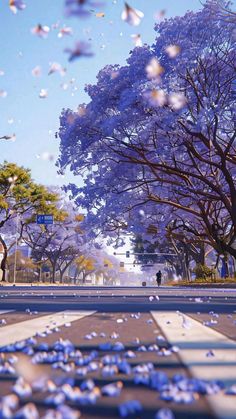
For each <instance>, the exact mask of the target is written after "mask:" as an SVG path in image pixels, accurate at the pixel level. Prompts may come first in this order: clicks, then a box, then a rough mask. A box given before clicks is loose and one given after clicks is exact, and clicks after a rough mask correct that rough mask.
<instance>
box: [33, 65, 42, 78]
mask: <svg viewBox="0 0 236 419" xmlns="http://www.w3.org/2000/svg"><path fill="white" fill-rule="evenodd" d="M31 73H32V76H34V77H40V76H41V74H42V69H41V67H40V66H39V65H36V67H34V68H33V69H32V71H31Z"/></svg>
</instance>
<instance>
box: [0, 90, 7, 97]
mask: <svg viewBox="0 0 236 419" xmlns="http://www.w3.org/2000/svg"><path fill="white" fill-rule="evenodd" d="M0 97H2V98H5V97H7V92H6V90H0Z"/></svg>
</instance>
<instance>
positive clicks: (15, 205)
mask: <svg viewBox="0 0 236 419" xmlns="http://www.w3.org/2000/svg"><path fill="white" fill-rule="evenodd" d="M57 202H58V195H57V194H55V193H52V192H50V191H49V190H48V189H47V188H46V187H45V186H43V185H40V184H37V183H36V182H34V180H33V179H32V177H31V172H30V170H29V169H25V168H24V167H21V166H18V165H16V164H15V163H9V162H6V161H5V162H4V163H2V164H0V242H1V243H2V245H3V248H4V256H3V259H2V261H1V266H0V268H1V269H2V271H3V277H2V280H3V281H5V272H6V260H7V253H8V248H7V244H6V242H5V240H4V238H3V230H4V228H5V227H6V226H8V227H9V229H10V227H11V222H12V221H13V222H14V220H16V218H17V217H19V216H24V217H25V218H24V219H25V222H27V223H32V222H35V219H36V215H37V214H40V213H43V214H53V215H54V216H55V217H57V218H59V219H60V218H61V217H63V216H64V215H63V211H59V210H58V208H57ZM5 235H6V233H5Z"/></svg>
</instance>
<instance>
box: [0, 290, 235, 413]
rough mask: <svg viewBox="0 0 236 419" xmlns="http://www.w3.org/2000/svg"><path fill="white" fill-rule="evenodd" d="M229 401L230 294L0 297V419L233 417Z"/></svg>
mask: <svg viewBox="0 0 236 419" xmlns="http://www.w3.org/2000/svg"><path fill="white" fill-rule="evenodd" d="M19 342H20V343H19ZM19 377H20V380H19ZM107 386H108V387H107ZM234 393H236V290H234V289H222V288H221V289H218V288H215V289H211V290H209V289H187V288H179V287H174V288H170V287H161V288H156V287H155V288H154V287H153V288H152V287H148V288H141V287H139V288H134V287H130V288H128V287H126V288H111V287H109V288H108V287H107V288H105V287H104V288H103V287H101V288H99V287H93V288H89V287H58V288H55V287H34V286H33V287H1V289H0V396H1V401H0V417H3V418H4V417H12V418H14V417H16V418H17V417H22V418H30V419H34V418H47V419H52V418H56V419H58V418H59V419H63V418H65V419H73V418H74V419H75V418H78V417H82V418H85V419H90V418H94V419H98V418H102V417H103V418H104V417H107V418H118V417H132V418H142V419H146V418H147V419H149V418H153V419H154V418H157V419H173V418H177V419H187V418H189V419H192V418H193V419H197V418H199V419H213V418H221V419H235V418H236V395H235V394H234ZM9 395H11V396H10V398H9V397H7V396H9ZM163 409H168V410H167V411H163ZM4 412H5V413H4ZM6 412H8V416H7V413H6ZM9 412H10V413H9ZM164 413H165V414H166V416H164ZM4 414H5V416H4ZM171 414H172V416H171Z"/></svg>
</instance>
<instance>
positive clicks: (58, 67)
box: [48, 63, 66, 77]
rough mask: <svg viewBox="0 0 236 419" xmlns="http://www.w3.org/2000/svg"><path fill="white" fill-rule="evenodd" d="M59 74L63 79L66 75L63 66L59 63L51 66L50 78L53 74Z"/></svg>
mask: <svg viewBox="0 0 236 419" xmlns="http://www.w3.org/2000/svg"><path fill="white" fill-rule="evenodd" d="M57 72H58V73H59V74H60V75H61V76H62V77H63V76H65V74H66V69H65V68H63V67H62V66H61V64H59V63H52V64H51V65H50V68H49V71H48V75H49V76H50V75H51V74H53V73H57Z"/></svg>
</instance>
